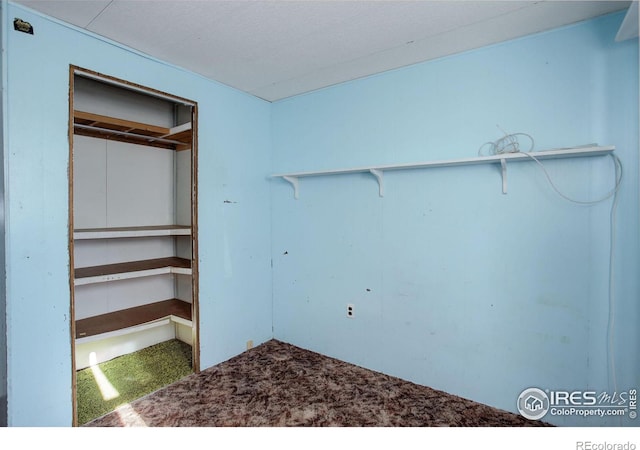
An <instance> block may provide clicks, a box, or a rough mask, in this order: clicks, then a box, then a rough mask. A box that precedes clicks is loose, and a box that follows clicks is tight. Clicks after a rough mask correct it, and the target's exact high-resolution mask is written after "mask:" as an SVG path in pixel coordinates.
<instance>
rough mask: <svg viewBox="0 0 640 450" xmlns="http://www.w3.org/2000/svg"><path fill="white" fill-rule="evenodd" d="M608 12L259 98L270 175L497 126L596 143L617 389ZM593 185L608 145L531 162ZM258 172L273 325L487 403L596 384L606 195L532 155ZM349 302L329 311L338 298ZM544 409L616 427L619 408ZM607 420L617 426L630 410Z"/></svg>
mask: <svg viewBox="0 0 640 450" xmlns="http://www.w3.org/2000/svg"><path fill="white" fill-rule="evenodd" d="M622 17H623V15H621V14H614V15H610V16H605V17H602V18H599V19H596V20H593V21H589V22H584V23H580V24H577V25H574V26H570V27H565V28H562V29H558V30H555V31H551V32H547V33H543V34H539V35H535V36H531V37H527V38H523V39H518V40H515V41H511V42H507V43H504V44H500V45H495V46H491V47H487V48H483V49H480V50H475V51H471V52H468V53H464V54H460V55H457V56H452V57H448V58H443V59H440V60H437V61H433V62H428V63H424V64H419V65H415V66H411V67H408V68H404V69H400V70H396V71H391V72H388V73H384V74H381V75H377V76H372V77H369V78H365V79H361V80H357V81H353V82H350V83H345V84H341V85H337V86H334V87H331V88H327V89H323V90H320V91H317V92H314V93H310V94H306V95H302V96H298V97H294V98H291V99H288V100H284V101H280V102H277V103H275V104H274V105H273V112H272V124H273V129H272V135H273V169H274V173H280V172H287V171H303V170H320V169H334V168H348V167H352V166H366V165H372V164H393V163H408V162H419V161H429V160H438V159H450V158H464V157H473V156H475V155H476V154H477V151H478V148H479V147H480V145H481V144H482V143H484V142H486V141H490V140H495V139H497V138H499V137H501V131H500V130H499V129H498V128H497V126H496V125H499V126H500V127H501V128H502V129H504V130H506V131H508V132H526V133H529V134H531V135H532V136H534V138H535V145H536V149H549V148H558V147H568V146H577V145H584V144H589V143H599V144H601V145H615V146H616V154H617V155H618V156H619V157H620V159H621V160H622V163H623V165H624V170H625V178H624V182H623V185H622V188H621V192H620V197H619V205H618V213H617V220H618V223H617V227H616V230H617V239H616V249H617V251H616V255H615V266H614V278H615V283H614V287H615V297H614V299H615V328H614V331H615V355H616V362H617V364H616V378H617V386H618V389H619V390H620V389H628V388H631V387H634V386H636V387H637V386H638V385H640V380H639V379H638V376H639V374H640V364H639V361H638V358H639V357H638V355H639V354H640V348H639V342H640V339H639V336H638V331H637V328H638V327H637V321H638V318H640V305H639V302H638V298H640V288H639V286H638V273H639V272H640V263H639V260H638V255H639V253H640V248H639V243H638V229H639V221H638V215H639V211H638V45H637V42H638V41H637V39H635V40H631V41H626V42H623V43H614V36H615V34H616V32H617V29H618V27H619V24H620V23H621V20H622ZM546 166H547V168H548V170H549V172H550V174H551V176H552V177H553V178H554V179H555V180H556V182H557V184H558V186H559V187H560V188H561V189H562V190H563V191H565V192H566V193H568V194H570V195H571V196H573V197H576V198H583V199H584V198H586V199H589V198H596V197H597V196H599V195H600V193H605V192H607V191H608V189H609V188H610V186H612V183H613V165H612V162H611V160H610V159H609V158H608V157H599V158H593V159H573V160H563V161H554V162H548V163H547V164H546ZM385 185H386V186H385V189H386V193H385V197H384V198H380V197H378V195H377V184H376V181H375V179H374V178H373V177H372V176H370V175H343V176H332V177H313V178H304V179H301V180H300V199H299V200H294V199H293V195H292V189H291V186H290V185H288V184H287V183H286V182H284V181H281V180H274V181H272V230H273V231H272V239H273V241H272V246H273V264H274V268H273V297H274V318H273V321H274V337H275V338H277V339H280V340H283V341H286V342H290V343H293V344H295V345H299V346H301V347H305V348H308V349H311V350H314V351H318V352H321V353H324V354H327V355H330V356H334V357H337V358H340V359H343V360H346V361H349V362H352V363H355V364H358V365H361V366H365V367H368V368H371V369H374V370H378V371H381V372H385V373H388V374H392V375H396V376H399V377H401V378H404V379H408V380H411V381H414V382H417V383H420V384H425V385H428V386H431V387H433V388H436V389H441V390H444V391H447V392H450V393H453V394H456V395H460V396H462V397H467V398H470V399H473V400H476V401H480V402H483V403H486V404H489V405H492V406H495V407H498V408H502V409H505V410H509V411H516V399H517V397H518V395H519V393H520V392H521V391H522V390H523V389H524V388H527V387H530V386H537V387H540V388H546V389H557V390H559V389H569V390H584V389H595V390H598V391H612V390H613V382H610V381H609V380H608V371H607V314H608V270H609V269H608V258H609V253H608V252H609V235H610V234H609V233H610V228H609V211H610V208H611V203H612V202H611V200H609V201H607V202H604V203H602V204H599V205H596V206H590V207H585V206H579V205H575V204H571V203H568V202H566V201H565V200H563V199H561V198H560V197H559V196H557V195H556V194H555V193H554V192H553V191H552V189H551V188H550V186H549V184H548V183H547V181H546V179H545V177H544V174H543V173H542V172H541V171H540V169H539V168H538V167H537V166H536V165H535V164H534V163H522V164H511V165H510V166H509V169H508V189H509V193H508V194H507V195H502V194H501V180H500V174H499V171H498V169H497V168H496V167H492V166H470V167H456V168H440V169H430V170H412V171H400V172H385ZM347 303H353V304H355V318H353V319H348V318H346V304H347ZM547 420H549V421H551V422H553V423H556V424H565V425H606V424H611V425H619V424H621V423H620V422H619V421H618V420H613V421H612V420H601V419H596V420H581V419H576V418H568V419H556V418H549V416H547ZM629 423H630V422H629V421H628V419H625V422H624V423H623V424H629Z"/></svg>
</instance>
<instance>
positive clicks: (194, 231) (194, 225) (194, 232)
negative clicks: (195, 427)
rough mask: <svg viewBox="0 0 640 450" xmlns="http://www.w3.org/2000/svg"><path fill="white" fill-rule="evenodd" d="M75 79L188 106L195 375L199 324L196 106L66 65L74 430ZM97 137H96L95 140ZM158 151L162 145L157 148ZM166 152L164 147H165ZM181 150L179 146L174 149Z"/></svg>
mask: <svg viewBox="0 0 640 450" xmlns="http://www.w3.org/2000/svg"><path fill="white" fill-rule="evenodd" d="M76 75H79V76H85V77H87V78H92V79H95V80H97V81H102V82H104V83H107V84H110V85H113V86H117V87H120V88H123V89H129V90H131V91H133V92H137V93H142V94H145V95H149V96H152V97H156V98H162V99H165V100H169V101H172V102H176V103H182V104H185V105H190V106H191V108H192V109H191V127H192V131H191V136H192V137H191V246H192V261H191V272H192V275H191V288H192V296H191V301H192V304H191V322H192V326H195V330H194V333H193V343H192V355H193V357H192V359H193V361H192V367H193V371H194V372H195V373H198V372H199V371H200V320H199V307H198V305H199V301H198V298H199V295H198V294H199V292H198V285H199V275H198V274H199V271H198V189H197V187H198V104H197V102H195V101H193V100H188V99H185V98H182V97H178V96H175V95H172V94H168V93H166V92H162V91H159V90H156V89H153V88H149V87H146V86H142V85H139V84H136V83H132V82H130V81H126V80H122V79H120V78H116V77H112V76H110V75H105V74H102V73H99V72H96V71H93V70H89V69H85V68H83V67H79V66H75V65H69V130H68V139H69V170H68V177H69V231H68V233H69V286H70V292H71V297H70V317H71V326H70V334H71V368H72V381H71V386H72V389H71V390H72V394H71V395H72V398H71V400H72V405H73V426H78V407H77V378H76V343H75V341H76V320H75V283H74V280H75V269H74V217H73V216H74V210H73V141H74V114H75V110H74V78H75V76H76ZM96 137H98V136H96ZM158 146H159V147H161V145H158ZM165 148H166V147H165ZM175 148H176V150H180V149H181V148H180V147H179V146H176V147H175Z"/></svg>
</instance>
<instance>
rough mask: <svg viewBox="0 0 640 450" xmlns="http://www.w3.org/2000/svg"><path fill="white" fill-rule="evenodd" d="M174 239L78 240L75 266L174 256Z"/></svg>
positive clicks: (75, 247)
mask: <svg viewBox="0 0 640 450" xmlns="http://www.w3.org/2000/svg"><path fill="white" fill-rule="evenodd" d="M173 239H175V238H173V237H147V238H138V239H103V240H97V239H96V240H87V241H76V242H75V245H74V250H75V251H74V259H75V266H76V267H89V266H99V265H103V264H115V263H120V262H127V261H141V260H144V259H155V258H166V257H169V256H174V243H173ZM189 258H190V256H189Z"/></svg>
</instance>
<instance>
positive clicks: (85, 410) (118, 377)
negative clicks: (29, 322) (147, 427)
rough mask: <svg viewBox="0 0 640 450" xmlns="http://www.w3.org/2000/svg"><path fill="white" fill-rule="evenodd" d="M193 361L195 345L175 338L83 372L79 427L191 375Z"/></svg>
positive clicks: (79, 378) (80, 373)
mask: <svg viewBox="0 0 640 450" xmlns="http://www.w3.org/2000/svg"><path fill="white" fill-rule="evenodd" d="M191 361H192V353H191V346H190V345H188V344H185V343H184V342H181V341H179V340H177V339H174V340H170V341H166V342H161V343H160V344H156V345H153V346H151V347H147V348H145V349H142V350H140V351H137V352H134V353H130V354H128V355H124V356H120V357H118V358H114V359H112V360H110V361H106V362H104V363H102V364H98V365H97V366H96V367H88V368H86V369H82V370H79V371H78V372H77V402H78V404H77V407H78V424H79V425H83V424H85V423H87V422H90V421H91V420H93V419H95V418H97V417H100V416H102V415H104V414H106V413H108V412H111V411H113V410H114V409H116V408H117V407H118V406H121V405H124V404H126V403H129V402H131V401H133V400H135V399H137V398H140V397H143V396H145V395H147V394H149V393H151V392H154V391H156V390H158V389H160V388H161V387H163V386H166V385H168V384H171V383H173V382H175V381H177V380H179V379H181V378H183V377H185V376H187V375H189V374H190V373H192V372H193V370H192V363H191Z"/></svg>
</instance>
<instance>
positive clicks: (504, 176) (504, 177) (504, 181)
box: [500, 159, 507, 194]
mask: <svg viewBox="0 0 640 450" xmlns="http://www.w3.org/2000/svg"><path fill="white" fill-rule="evenodd" d="M500 165H501V166H502V193H503V194H506V193H507V160H506V159H501V160H500Z"/></svg>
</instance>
